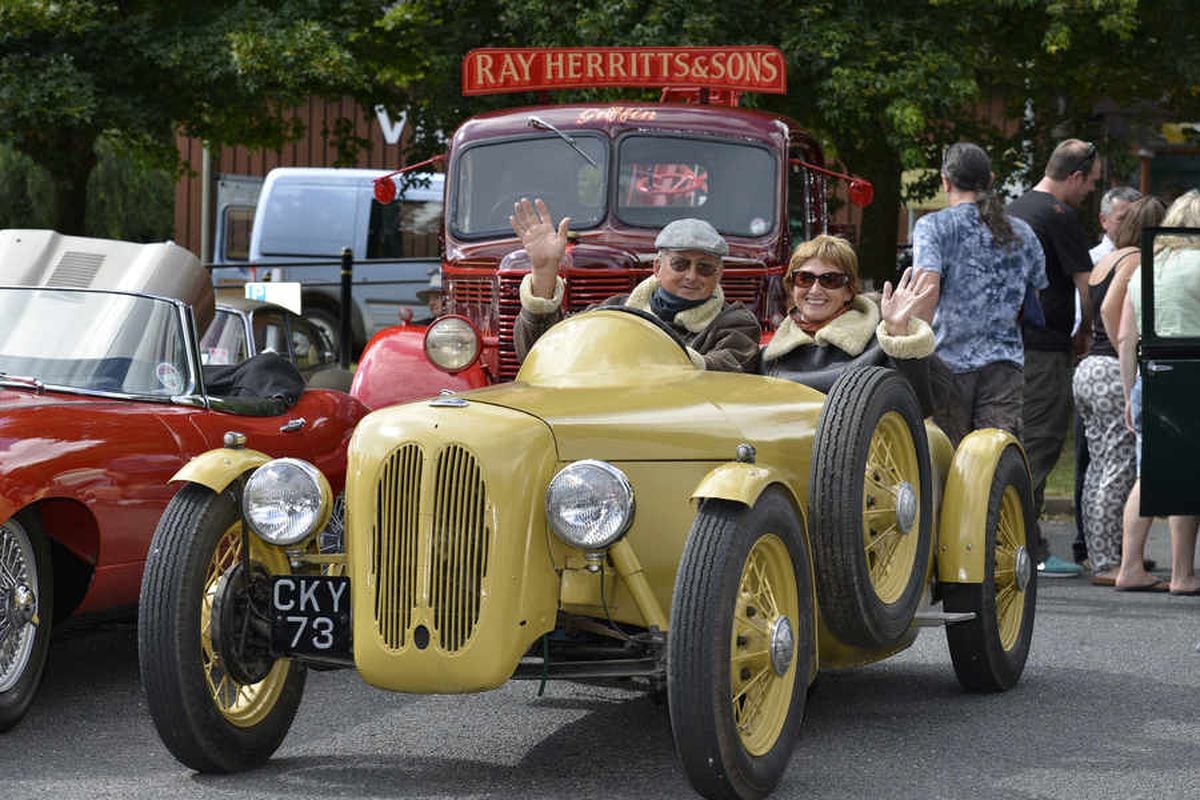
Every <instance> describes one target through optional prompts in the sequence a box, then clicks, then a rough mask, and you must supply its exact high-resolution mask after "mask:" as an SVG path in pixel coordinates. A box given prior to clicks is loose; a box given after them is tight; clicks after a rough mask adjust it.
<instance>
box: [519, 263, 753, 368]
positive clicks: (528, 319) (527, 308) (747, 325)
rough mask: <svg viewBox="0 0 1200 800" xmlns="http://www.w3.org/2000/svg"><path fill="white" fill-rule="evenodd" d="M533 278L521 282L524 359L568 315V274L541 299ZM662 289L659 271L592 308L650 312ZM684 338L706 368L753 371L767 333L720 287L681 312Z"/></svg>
mask: <svg viewBox="0 0 1200 800" xmlns="http://www.w3.org/2000/svg"><path fill="white" fill-rule="evenodd" d="M532 283H533V279H532V276H530V275H526V276H525V278H524V279H523V280H522V281H521V290H520V291H521V313H520V314H519V315H517V319H516V322H515V324H514V326H513V344H514V346H515V348H516V351H517V358H518V359H520V360H522V361H524V360H525V354H526V353H528V352H529V348H531V347H533V343H534V342H536V341H537V340H538V337H540V336H541V335H542V334H543V333H544V332H545V331H546V330H547V329H549V328H550V326H551V325H553V324H554V323H556V322H558V321H559V320H560V319H562V318H563V313H562V300H563V292H564V289H565V284H564V283H563V280H562V278H559V279H558V280H557V282H556V283H555V288H554V297H552V298H549V299H547V298H544V297H535V296H534V294H533V290H532ZM657 288H658V279H657V278H655V277H654V276H653V275H651V276H650V277H648V278H646V279H645V280H643V281H642V282H641V283H639V284H638V285H637V286H635V287H633V291H632V292H630V293H629V294H619V295H614V296H613V297H610V298H608V299H607V300H605V301H604V302H603V303H598V304H597V305H593V306H590V307H589V308H588V310H589V311H590V310H591V309H592V308H598V307H600V306H620V305H625V306H630V307H632V308H637V309H640V310H642V311H646V312H648V313H653V312H652V311H651V310H650V297H651V296H652V295H653V294H654V290H655V289H657ZM670 324H671V325H672V327H674V328H675V330H676V331H677V332H678V333H679V336H680V338H682V339H683V341H684V343H685V344H687V346H688V347H689V348H690V349H691V350H692V352H693V358H692V360H693V361H694V362H696V365H697V366H701V362H702V363H703V368H704V369H711V370H719V371H722V372H753V371H754V366H755V365H756V364H757V362H758V348H759V342H760V341H761V338H762V332H761V329H760V328H759V325H758V320H757V319H755V317H754V315H753V314H751V313H750V310H749V309H748V308H746V307H745V306H744V305H742V304H741V303H727V302H725V293H724V292H722V291H721V287H720V286H718V287H717V290H716V291H715V292H714V293H713V296H712V297H710V298H709V299H708V300H706V301H705V302H703V303H701V304H700V305H698V306H696V307H694V308H689V309H687V310H685V311H680V312H679V313H678V314H676V315H675V321H674V322H673V323H670Z"/></svg>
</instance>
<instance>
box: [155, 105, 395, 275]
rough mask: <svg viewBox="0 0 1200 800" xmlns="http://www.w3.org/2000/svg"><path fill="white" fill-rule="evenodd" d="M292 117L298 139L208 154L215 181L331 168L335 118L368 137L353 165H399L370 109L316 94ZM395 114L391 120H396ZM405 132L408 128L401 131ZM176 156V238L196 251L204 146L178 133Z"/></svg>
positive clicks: (393, 147) (376, 166)
mask: <svg viewBox="0 0 1200 800" xmlns="http://www.w3.org/2000/svg"><path fill="white" fill-rule="evenodd" d="M294 114H295V116H297V117H299V118H300V119H301V120H302V121H303V122H304V129H305V134H304V137H303V138H301V139H300V140H299V141H296V142H292V143H290V144H287V145H285V146H284V147H282V148H281V149H279V150H250V149H248V148H245V147H227V148H223V149H222V150H221V151H220V152H219V153H214V154H213V164H212V172H213V178H214V180H215V178H216V176H217V175H220V174H234V175H266V174H267V173H268V172H269V171H271V170H272V169H274V168H275V167H330V166H334V161H335V159H336V158H337V152H336V151H335V149H334V147H333V145H332V144H331V143H330V141H329V140H330V136H331V135H332V132H333V127H334V123H335V122H336V121H337V119H338V118H339V117H345V118H347V119H352V120H354V123H355V125H354V135H355V136H359V137H362V138H364V139H367V140H368V141H369V142H370V146H369V147H368V148H367V149H366V150H364V151H362V152H360V153H359V157H358V160H357V161H356V162H355V163H354V164H343V165H340V166H356V167H368V168H380V169H396V168H398V167H400V166H402V165H403V163H404V161H403V152H402V147H401V144H402V143H403V142H404V141H406V140H407V136H404V137H402V138H401V142H399V143H397V144H388V143H387V141H386V140H385V138H384V134H383V128H382V126H381V125H380V123H379V121H378V120H377V118H376V116H375V112H374V111H373V110H370V109H364V108H362V107H361V106H359V105H357V104H356V103H355V102H353V101H352V100H348V99H347V100H340V101H326V100H320V99H318V98H313V99H311V100H309V102H308V103H306V104H305V105H302V106H300V107H298V108H296V109H295V111H294ZM395 116H396V115H395V114H392V115H391V122H392V124H393V125H395V124H396V118H395ZM406 133H407V131H406ZM176 142H177V146H178V148H179V154H180V157H181V158H182V160H183V161H184V162H186V163H187V165H188V166H189V168H190V171H189V172H188V173H186V174H184V175H183V176H182V177H181V178H180V179H179V181H178V182H176V184H175V233H174V236H175V241H176V242H177V243H179V244H181V245H183V246H184V247H186V248H188V249H189V250H191V251H192V252H193V253H196V254H199V253H200V240H201V234H200V225H201V223H200V220H201V192H202V186H201V182H202V181H201V165H202V164H203V151H204V148H203V145H202V143H201V142H200V140H198V139H193V138H189V137H186V136H179V137H177V139H176Z"/></svg>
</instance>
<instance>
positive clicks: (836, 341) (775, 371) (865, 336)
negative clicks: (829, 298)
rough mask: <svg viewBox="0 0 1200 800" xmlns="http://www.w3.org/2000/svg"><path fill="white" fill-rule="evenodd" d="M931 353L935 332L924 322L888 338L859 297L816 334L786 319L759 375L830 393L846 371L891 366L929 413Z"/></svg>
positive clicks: (915, 322)
mask: <svg viewBox="0 0 1200 800" xmlns="http://www.w3.org/2000/svg"><path fill="white" fill-rule="evenodd" d="M933 349H934V337H933V329H932V328H930V327H929V325H928V324H927V323H926V322H925V321H923V320H920V319H917V318H915V317H914V318H913V319H912V320H910V321H909V327H908V334H907V335H902V336H891V335H889V334H888V332H887V328H886V326H885V325H884V323H883V322H881V321H880V314H879V306H877V305H876V304H875V303H874V302H873V301H872V300H870V299H868V298H866V297H864V296H862V295H858V296H856V297H855V298H854V300H853V303H852V304H851V307H850V309H849V310H847V311H846V312H845V313H843V314H842V315H841V316H839V317H835V318H834V319H833V320H831V321H830V322H829V323H828V324H827V325H825V326H824V327H822V328H821V329H820V330H818V331H817V332H816V335H815V336H810V335H809V334H807V333H805V332H804V331H803V330H801V329H800V326H799V325H797V324H796V323H795V321H793V320H792V318H791V317H790V316H789V317H787V318H785V319H784V321H783V323H782V324H781V325H780V326H779V329H778V330H777V331H776V332H775V337H774V338H773V339H771V341H770V343H768V344H767V346H766V347H765V348H764V349H763V352H762V370H761V371H762V373H763V374H764V375H770V376H772V377H776V378H785V379H787V380H792V381H796V382H797V383H803V384H804V385H805V386H811V387H812V388H814V389H816V390H817V391H819V392H828V391H829V390H830V388H831V387H832V386H833V382H834V381H836V380H837V379H838V377H839V376H840V375H841V374H842V372H843V371H845V369H846V368H847V367H851V366H888V367H892V368H893V369H896V370H898V371H899V372H901V373H902V374H903V375H904V376H905V377H906V378H908V380H909V382H910V383H911V384H912V386H913V388H914V389H915V390H916V392H917V398H918V399H919V400H920V401H921V409H922V411H923V412H924V413H925V414H926V415H928V414H930V413H932V409H933V398H932V389H931V383H930V376H929V363H928V362H929V359H930V357H932V355H933Z"/></svg>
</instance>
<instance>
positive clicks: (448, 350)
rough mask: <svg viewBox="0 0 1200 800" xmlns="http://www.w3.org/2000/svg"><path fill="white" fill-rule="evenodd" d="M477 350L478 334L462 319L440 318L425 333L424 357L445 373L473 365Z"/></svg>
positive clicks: (477, 355) (478, 344)
mask: <svg viewBox="0 0 1200 800" xmlns="http://www.w3.org/2000/svg"><path fill="white" fill-rule="evenodd" d="M479 348H480V341H479V332H478V331H477V330H475V326H474V325H472V324H471V323H470V322H468V321H467V320H466V318H464V317H441V318H439V319H437V320H435V321H434V323H433V324H432V325H430V326H429V328H428V330H426V331H425V355H426V356H428V357H429V360H430V361H432V362H433V363H434V364H435V365H436V366H437V368H438V369H442V370H445V371H446V372H462V371H463V370H464V369H466V368H467V367H469V366H471V365H472V364H474V363H475V359H476V358H478V357H479Z"/></svg>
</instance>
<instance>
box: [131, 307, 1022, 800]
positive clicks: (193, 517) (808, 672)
mask: <svg viewBox="0 0 1200 800" xmlns="http://www.w3.org/2000/svg"><path fill="white" fill-rule="evenodd" d="M229 441H231V442H232V443H233V444H234V446H233V447H229V448H225V449H222V450H217V451H213V452H211V453H209V454H206V455H205V456H202V457H200V458H197V459H195V460H193V461H192V462H191V463H190V464H189V465H188V466H187V467H185V468H184V469H183V470H181V471H180V472H179V474H178V475H177V476H176V480H178V481H180V482H181V483H182V487H181V488H180V490H179V493H178V495H177V496H176V497H175V499H174V500H173V501H172V503H171V505H170V507H169V508H168V510H167V511H166V513H165V514H164V516H163V518H162V521H161V523H160V525H159V528H158V531H157V533H156V535H155V538H154V543H153V545H152V547H151V550H150V555H149V558H148V560H147V564H146V574H145V579H144V583H143V588H142V595H141V608H140V617H139V646H140V659H141V668H142V679H143V684H144V686H145V691H146V697H147V701H148V705H149V709H150V712H151V714H152V716H153V718H154V721H155V724H156V726H157V728H158V731H159V734H160V735H161V737H162V739H163V741H164V742H165V744H166V745H167V747H168V748H169V749H170V751H171V752H172V753H173V754H174V755H175V757H176V758H178V759H179V760H180V761H181V762H182V763H183V764H185V765H187V766H188V767H190V768H192V769H195V770H198V771H200V772H229V771H236V770H242V769H247V768H251V767H254V766H256V765H258V764H261V763H262V762H264V761H266V760H267V759H268V758H270V756H271V754H272V753H273V752H274V751H275V749H276V748H277V747H278V745H279V743H280V742H281V741H282V739H283V737H284V735H285V734H286V732H287V729H288V726H289V725H290V723H291V720H292V717H293V715H294V714H295V712H296V708H297V706H298V704H299V702H300V699H301V694H302V691H303V686H304V678H305V669H306V665H311V664H316V665H321V666H323V667H329V666H353V667H354V668H355V669H357V670H358V672H359V674H360V675H361V676H362V678H363V679H364V680H366V681H367V682H368V683H370V684H372V685H374V686H377V687H379V688H382V689H388V690H391V691H402V692H420V693H447V694H449V693H460V692H479V691H485V690H487V689H491V688H494V687H497V686H500V685H501V684H503V683H505V682H506V681H508V680H511V679H522V678H523V679H533V680H552V679H566V680H572V681H604V682H609V683H611V682H613V681H622V682H624V683H626V684H628V685H629V686H631V687H641V688H644V689H645V690H646V691H647V693H648V694H652V693H655V692H659V693H661V692H665V695H666V698H667V705H668V708H669V713H670V718H671V728H672V730H673V732H674V738H675V746H676V749H677V751H678V754H679V757H680V760H681V763H682V764H683V768H684V770H685V771H686V773H687V777H688V779H689V780H690V781H691V783H692V785H693V786H694V787H695V788H696V790H697V791H698V792H699V793H701V794H702V795H704V796H707V797H738V798H749V797H761V796H763V795H766V794H768V793H769V792H770V791H771V790H772V788H773V787H774V786H775V784H776V783H777V782H778V780H779V778H780V776H781V775H782V773H783V772H784V770H785V768H786V766H787V763H788V759H789V757H790V754H791V751H792V749H793V744H794V742H795V740H796V738H797V734H798V732H799V729H800V726H801V722H802V720H803V717H804V706H805V700H806V696H807V694H808V689H809V686H810V684H812V683H813V681H814V679H815V678H816V677H817V674H818V673H819V672H820V671H822V670H826V669H835V668H836V669H840V668H845V667H850V666H855V665H861V664H867V663H870V662H873V661H877V660H880V659H883V658H886V657H888V656H890V655H892V654H894V653H897V652H899V651H901V650H903V649H904V648H906V647H908V646H909V645H910V644H911V643H912V641H913V640H914V638H915V637H916V634H917V630H918V628H919V627H920V626H923V625H930V624H940V625H945V630H946V635H947V638H948V641H949V647H950V653H951V656H952V660H953V664H954V670H955V672H956V674H957V676H958V678H959V680H960V681H961V683H962V685H963V686H964V687H966V688H967V689H970V690H978V691H998V690H1003V689H1007V688H1009V687H1011V686H1012V685H1013V684H1014V683H1015V682H1016V681H1017V680H1018V679H1019V677H1020V675H1021V672H1022V669H1023V667H1024V664H1025V660H1026V657H1027V655H1028V651H1029V643H1030V634H1031V632H1032V629H1033V620H1034V601H1035V590H1036V582H1035V577H1036V571H1035V570H1034V569H1033V564H1032V562H1031V558H1030V555H1029V551H1028V545H1027V535H1028V532H1029V531H1030V530H1031V526H1032V521H1033V520H1032V508H1031V494H1030V479H1029V473H1028V469H1027V466H1026V463H1025V459H1024V455H1023V453H1022V450H1021V447H1020V445H1019V444H1018V442H1017V441H1016V440H1015V439H1014V438H1013V437H1011V436H1010V435H1008V434H1006V433H1004V432H1001V431H996V430H984V431H977V432H975V433H973V434H971V435H970V436H968V437H967V438H966V439H964V440H963V442H962V443H961V444H960V446H959V447H958V448H957V449H954V448H952V446H951V444H950V442H949V440H948V439H947V438H946V436H945V435H944V434H943V433H942V432H941V431H940V430H939V429H937V428H936V427H935V426H933V425H932V424H929V423H925V422H923V421H922V419H921V418H920V411H919V409H918V404H917V401H916V398H915V395H914V393H913V391H912V389H911V387H910V386H909V385H908V384H907V382H905V380H904V379H903V378H901V377H900V376H899V375H898V374H897V373H894V372H892V371H890V370H886V369H881V368H866V369H861V370H855V371H851V372H848V373H847V374H846V375H845V376H843V377H842V379H841V380H840V381H839V382H838V383H837V384H836V385H835V386H834V388H833V389H832V391H831V392H830V394H829V395H828V396H826V395H823V394H821V393H819V392H816V391H813V390H811V389H809V388H807V387H804V386H801V385H799V384H796V383H791V382H788V381H781V380H776V379H773V378H766V377H760V376H751V375H739V374H729V373H713V372H705V371H702V370H697V369H696V368H695V367H694V366H693V364H692V362H691V360H690V359H689V358H688V355H687V353H686V352H685V349H684V347H683V346H682V344H681V343H680V342H679V341H678V340H673V339H672V338H671V337H670V336H669V334H668V333H666V329H665V328H664V326H662V325H661V323H659V324H656V323H655V321H654V319H653V318H652V317H650V316H649V315H642V314H641V313H640V312H636V311H634V310H631V309H627V308H604V309H602V310H597V311H592V312H589V313H586V314H578V315H575V316H573V317H570V318H568V319H566V320H564V321H563V322H561V323H560V324H558V325H557V326H555V327H554V328H553V329H551V330H550V331H549V332H547V334H546V335H544V336H543V337H542V338H541V339H540V340H539V341H538V343H537V345H536V346H535V347H534V348H533V350H532V351H531V353H530V354H529V356H528V358H527V359H526V360H525V362H524V364H523V365H522V367H521V369H520V372H519V374H518V375H517V379H516V380H515V381H514V382H512V383H508V384H502V385H497V386H492V387H489V388H485V389H479V390H475V391H471V392H466V393H463V394H449V393H447V394H444V395H442V396H439V397H437V398H435V399H432V400H427V401H424V402H416V403H410V404H407V405H399V406H393V407H389V408H384V409H382V410H378V411H375V412H373V413H372V414H370V415H369V416H367V417H366V418H365V419H364V420H363V421H362V422H361V423H360V425H359V426H358V428H357V429H356V431H355V433H354V437H353V440H352V442H351V445H350V449H349V465H348V470H347V480H346V492H345V497H344V503H345V507H344V514H343V512H342V511H341V510H340V508H339V509H336V510H335V509H334V508H333V506H334V504H335V498H333V497H332V496H331V493H330V491H329V485H328V483H327V482H326V481H325V479H324V478H323V477H322V476H321V474H320V473H319V472H318V471H317V470H316V469H315V468H314V467H312V466H311V465H309V464H307V463H305V462H303V461H301V460H297V459H275V460H272V459H270V458H269V457H268V455H266V454H264V453H261V452H258V451H256V450H254V449H253V444H254V443H253V442H248V443H246V446H240V445H238V443H237V437H236V436H231V437H230V440H229ZM339 505H340V504H339ZM330 520H332V522H330ZM341 520H344V548H343V547H341V546H340V545H339V540H340V539H341V537H342V527H341Z"/></svg>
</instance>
